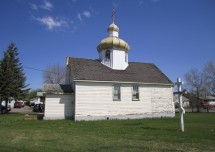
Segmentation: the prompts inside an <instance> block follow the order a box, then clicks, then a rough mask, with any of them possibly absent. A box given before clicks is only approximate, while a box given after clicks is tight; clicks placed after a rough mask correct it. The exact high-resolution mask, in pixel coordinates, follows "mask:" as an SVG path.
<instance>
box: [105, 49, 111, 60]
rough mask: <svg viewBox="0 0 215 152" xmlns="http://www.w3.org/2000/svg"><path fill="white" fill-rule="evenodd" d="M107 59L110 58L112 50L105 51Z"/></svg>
mask: <svg viewBox="0 0 215 152" xmlns="http://www.w3.org/2000/svg"><path fill="white" fill-rule="evenodd" d="M105 59H106V60H110V50H107V51H106V52H105Z"/></svg>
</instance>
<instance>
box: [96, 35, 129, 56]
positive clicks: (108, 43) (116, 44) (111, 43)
mask: <svg viewBox="0 0 215 152" xmlns="http://www.w3.org/2000/svg"><path fill="white" fill-rule="evenodd" d="M108 49H118V50H123V51H126V52H128V50H129V45H128V43H126V42H125V41H124V40H122V39H120V38H118V37H116V36H109V37H107V38H105V39H103V40H102V41H101V42H100V44H99V45H98V46H97V50H98V52H100V51H102V50H108Z"/></svg>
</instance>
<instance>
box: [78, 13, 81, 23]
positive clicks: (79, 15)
mask: <svg viewBox="0 0 215 152" xmlns="http://www.w3.org/2000/svg"><path fill="white" fill-rule="evenodd" d="M77 18H78V19H79V21H80V22H82V17H81V13H78V15H77Z"/></svg>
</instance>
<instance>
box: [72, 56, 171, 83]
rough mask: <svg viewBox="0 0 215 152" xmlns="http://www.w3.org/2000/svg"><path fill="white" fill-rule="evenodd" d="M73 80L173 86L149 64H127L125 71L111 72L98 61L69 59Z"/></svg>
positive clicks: (158, 70) (155, 67) (111, 70)
mask: <svg viewBox="0 0 215 152" xmlns="http://www.w3.org/2000/svg"><path fill="white" fill-rule="evenodd" d="M70 65H71V72H72V76H73V80H93V81H120V82H141V83H163V84H173V83H172V81H171V80H170V79H169V78H168V77H167V76H166V75H165V74H164V73H162V72H161V71H160V69H158V67H157V66H155V65H154V64H151V63H139V62H129V66H128V67H127V68H126V69H125V70H113V69H111V68H109V67H107V66H105V65H103V64H101V63H100V61H98V60H93V59H82V58H70Z"/></svg>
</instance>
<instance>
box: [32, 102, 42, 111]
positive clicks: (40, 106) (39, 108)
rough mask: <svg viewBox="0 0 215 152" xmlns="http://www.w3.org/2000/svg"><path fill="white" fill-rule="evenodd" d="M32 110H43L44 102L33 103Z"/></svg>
mask: <svg viewBox="0 0 215 152" xmlns="http://www.w3.org/2000/svg"><path fill="white" fill-rule="evenodd" d="M33 112H41V113H43V112H44V104H41V103H40V104H35V105H34V107H33Z"/></svg>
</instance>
